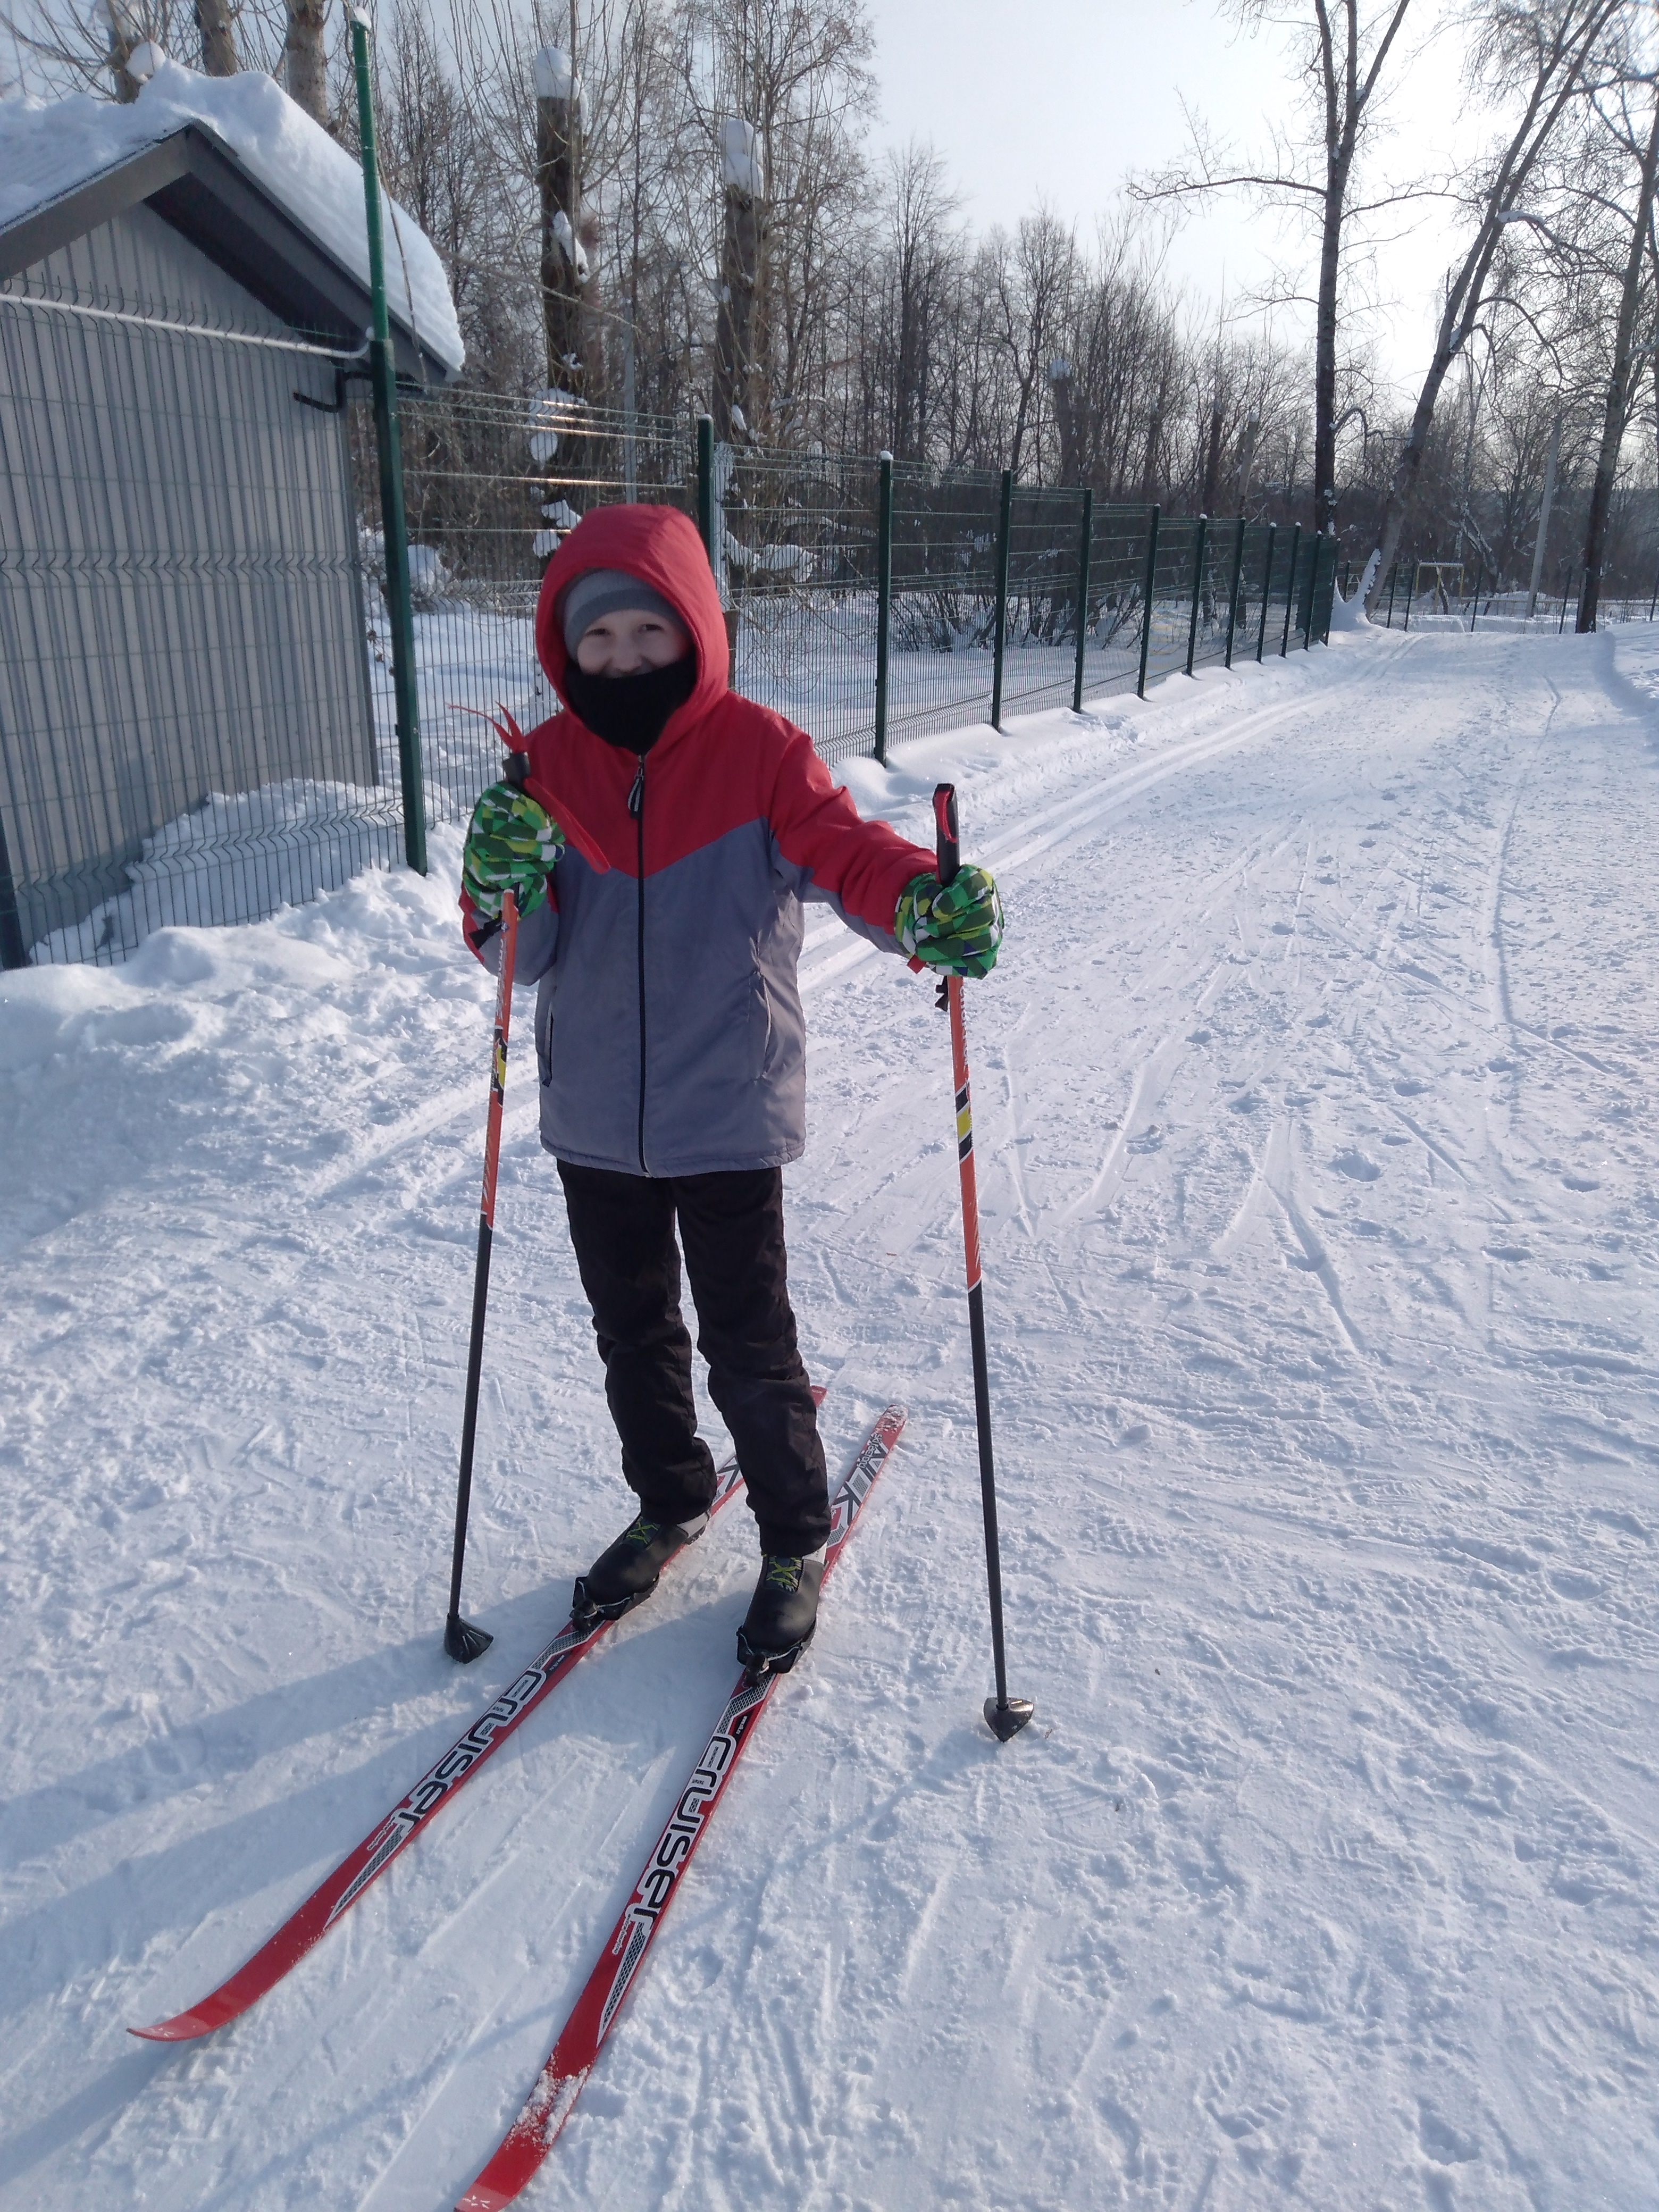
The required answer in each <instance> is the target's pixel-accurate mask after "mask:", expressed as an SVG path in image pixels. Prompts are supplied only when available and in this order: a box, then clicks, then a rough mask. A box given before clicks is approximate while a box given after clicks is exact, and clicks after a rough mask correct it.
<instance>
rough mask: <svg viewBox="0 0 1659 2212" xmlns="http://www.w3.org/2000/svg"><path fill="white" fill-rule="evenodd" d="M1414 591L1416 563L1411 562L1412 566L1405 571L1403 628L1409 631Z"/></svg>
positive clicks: (1415, 588)
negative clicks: (1404, 615)
mask: <svg viewBox="0 0 1659 2212" xmlns="http://www.w3.org/2000/svg"><path fill="white" fill-rule="evenodd" d="M1416 590H1417V563H1416V562H1415V561H1413V562H1412V565H1411V567H1410V568H1409V569H1408V570H1407V575H1406V623H1405V627H1406V628H1407V629H1410V628H1411V626H1412V599H1413V595H1414V593H1415V592H1416Z"/></svg>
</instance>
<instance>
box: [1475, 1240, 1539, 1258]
mask: <svg viewBox="0 0 1659 2212" xmlns="http://www.w3.org/2000/svg"><path fill="white" fill-rule="evenodd" d="M1483 1249H1484V1250H1485V1252H1486V1257H1487V1258H1488V1259H1489V1260H1530V1259H1531V1257H1532V1254H1531V1253H1530V1252H1528V1250H1527V1249H1526V1247H1525V1246H1524V1245H1522V1244H1488V1245H1486V1246H1485V1247H1484V1248H1483Z"/></svg>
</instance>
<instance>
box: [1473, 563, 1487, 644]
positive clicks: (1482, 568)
mask: <svg viewBox="0 0 1659 2212" xmlns="http://www.w3.org/2000/svg"><path fill="white" fill-rule="evenodd" d="M1485 582H1486V556H1485V554H1484V553H1483V554H1482V555H1481V556H1480V559H1479V560H1478V561H1477V562H1475V564H1474V605H1473V606H1472V607H1471V608H1470V609H1469V635H1470V636H1471V637H1473V636H1474V626H1475V624H1476V623H1477V622H1479V621H1480V586H1481V585H1482V584H1484V583H1485Z"/></svg>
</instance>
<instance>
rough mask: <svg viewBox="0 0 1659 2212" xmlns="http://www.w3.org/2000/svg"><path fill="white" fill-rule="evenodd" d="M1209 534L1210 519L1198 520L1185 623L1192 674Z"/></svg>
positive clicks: (1189, 664) (1188, 666)
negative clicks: (1190, 605) (1190, 602)
mask: <svg viewBox="0 0 1659 2212" xmlns="http://www.w3.org/2000/svg"><path fill="white" fill-rule="evenodd" d="M1209 532H1210V518H1209V516H1208V515H1207V514H1200V516H1199V518H1198V537H1197V538H1196V540H1195V541H1194V548H1193V611H1192V613H1191V615H1190V617H1188V623H1187V673H1188V676H1190V675H1191V674H1192V672H1193V655H1194V653H1196V652H1197V651H1198V609H1199V602H1200V600H1201V599H1202V598H1203V596H1204V541H1205V539H1206V538H1207V537H1208V535H1209Z"/></svg>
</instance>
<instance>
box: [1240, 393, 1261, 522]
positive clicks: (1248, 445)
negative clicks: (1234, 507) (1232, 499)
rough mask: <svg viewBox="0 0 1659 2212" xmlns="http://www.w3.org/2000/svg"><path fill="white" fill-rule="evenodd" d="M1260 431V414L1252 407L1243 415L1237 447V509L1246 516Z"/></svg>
mask: <svg viewBox="0 0 1659 2212" xmlns="http://www.w3.org/2000/svg"><path fill="white" fill-rule="evenodd" d="M1260 435H1261V414H1260V412H1259V411H1258V410H1256V409H1255V408H1254V407H1252V408H1251V410H1250V411H1249V415H1248V416H1246V417H1245V422H1244V435H1243V438H1241V439H1240V441H1239V447H1238V511H1239V513H1241V514H1243V515H1245V516H1247V517H1248V515H1249V505H1250V477H1251V473H1252V471H1254V469H1255V441H1256V440H1257V438H1258V437H1259V436H1260Z"/></svg>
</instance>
